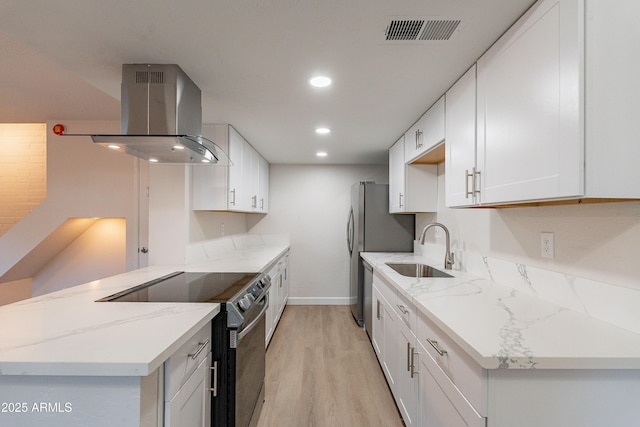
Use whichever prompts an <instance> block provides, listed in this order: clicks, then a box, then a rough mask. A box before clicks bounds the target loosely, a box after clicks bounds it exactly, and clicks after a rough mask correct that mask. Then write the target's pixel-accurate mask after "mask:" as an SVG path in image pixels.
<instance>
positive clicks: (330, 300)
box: [287, 297, 350, 305]
mask: <svg viewBox="0 0 640 427" xmlns="http://www.w3.org/2000/svg"><path fill="white" fill-rule="evenodd" d="M349 304H350V303H349V297H289V298H288V299H287V305H349Z"/></svg>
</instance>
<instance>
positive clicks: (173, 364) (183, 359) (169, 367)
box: [164, 323, 211, 401]
mask: <svg viewBox="0 0 640 427" xmlns="http://www.w3.org/2000/svg"><path fill="white" fill-rule="evenodd" d="M210 352H211V324H210V323H207V324H206V325H205V326H203V327H202V329H200V330H199V331H198V332H196V333H195V334H194V335H193V336H192V337H191V338H189V340H188V341H187V342H186V343H185V344H183V345H182V347H180V348H179V349H178V350H177V351H176V352H175V353H173V355H172V356H171V357H170V358H169V359H168V360H167V361H166V362H165V363H164V378H165V387H164V400H165V401H170V400H171V399H172V398H173V397H174V395H175V394H176V392H177V391H178V390H179V389H180V387H182V385H183V384H184V383H185V382H186V381H187V379H189V376H190V375H191V374H192V373H193V372H194V371H195V370H196V368H197V367H198V365H200V363H201V362H202V361H203V360H205V359H206V358H207V356H208V355H209V353H210Z"/></svg>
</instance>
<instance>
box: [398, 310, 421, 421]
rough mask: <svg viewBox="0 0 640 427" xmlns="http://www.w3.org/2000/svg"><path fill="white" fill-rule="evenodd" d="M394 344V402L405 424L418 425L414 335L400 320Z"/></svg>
mask: <svg viewBox="0 0 640 427" xmlns="http://www.w3.org/2000/svg"><path fill="white" fill-rule="evenodd" d="M397 323H398V331H397V337H398V343H397V345H396V354H397V360H396V363H397V366H398V368H399V369H398V380H397V381H396V386H397V389H398V392H397V397H396V402H397V404H398V408H399V409H400V413H401V414H402V419H403V420H404V424H405V426H418V425H420V423H419V422H418V417H417V415H418V413H417V412H418V406H417V405H418V373H417V366H415V362H416V354H417V353H416V336H415V335H414V334H413V331H411V329H409V327H408V326H407V325H406V324H405V323H404V322H403V321H401V320H399V321H398V322H397Z"/></svg>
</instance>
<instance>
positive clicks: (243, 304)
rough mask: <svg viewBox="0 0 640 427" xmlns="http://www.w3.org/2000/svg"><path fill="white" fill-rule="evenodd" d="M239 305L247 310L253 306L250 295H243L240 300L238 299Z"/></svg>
mask: <svg viewBox="0 0 640 427" xmlns="http://www.w3.org/2000/svg"><path fill="white" fill-rule="evenodd" d="M238 305H239V306H240V309H242V311H247V310H248V309H249V307H251V300H250V299H249V295H245V296H244V297H242V299H241V300H240V301H238Z"/></svg>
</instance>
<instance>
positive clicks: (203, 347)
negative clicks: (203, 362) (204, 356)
mask: <svg viewBox="0 0 640 427" xmlns="http://www.w3.org/2000/svg"><path fill="white" fill-rule="evenodd" d="M198 345H199V346H200V347H198V349H197V350H196V352H195V353H193V354H189V355H188V356H189V357H190V358H192V359H197V358H198V356H200V353H202V350H204V349H205V348H207V346H208V345H209V338H207V339H206V340H205V341H204V342H199V343H198Z"/></svg>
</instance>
